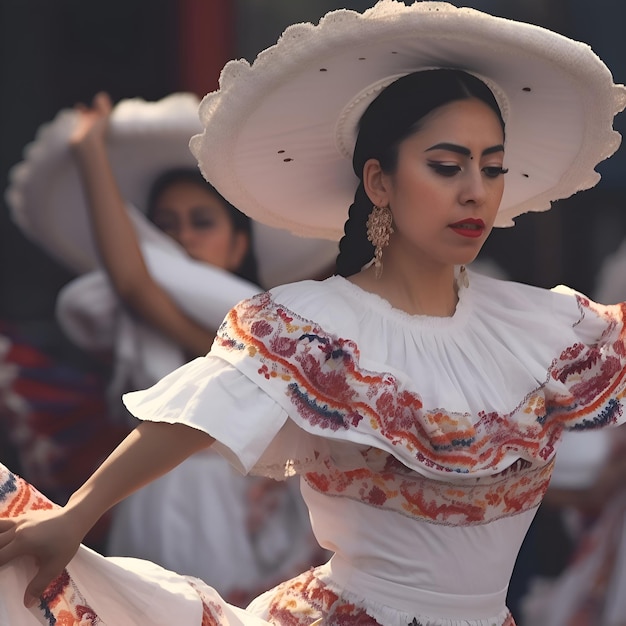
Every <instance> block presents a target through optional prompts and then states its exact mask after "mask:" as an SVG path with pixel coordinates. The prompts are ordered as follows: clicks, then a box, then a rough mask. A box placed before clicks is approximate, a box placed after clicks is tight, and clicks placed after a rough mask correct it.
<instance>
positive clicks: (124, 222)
mask: <svg viewBox="0 0 626 626" xmlns="http://www.w3.org/2000/svg"><path fill="white" fill-rule="evenodd" d="M111 110H112V103H111V100H110V98H109V96H108V95H107V94H105V93H100V94H98V95H97V96H96V97H95V98H94V101H93V104H92V106H91V107H90V108H89V107H84V106H78V107H77V111H78V113H79V117H78V122H77V124H76V127H75V129H74V132H73V134H72V136H71V137H70V147H71V149H72V152H73V154H74V157H75V160H76V164H77V166H78V170H79V173H80V178H81V183H82V185H83V190H84V193H85V196H86V198H87V203H86V204H87V209H88V211H89V217H90V219H91V223H92V226H93V233H94V237H95V239H96V243H97V247H98V251H99V254H100V257H101V260H102V263H103V265H104V267H105V269H106V272H107V274H108V276H109V278H110V280H111V283H112V285H113V288H114V289H115V291H116V293H117V295H118V297H119V298H120V300H121V301H122V302H124V303H125V304H126V306H128V307H129V309H130V310H132V311H133V312H134V313H135V314H136V315H137V316H138V317H139V318H140V319H142V320H144V321H145V322H147V323H148V324H150V325H152V326H153V327H154V328H156V329H157V330H159V331H160V332H162V333H163V334H164V335H166V336H167V337H169V338H170V339H173V340H174V341H175V342H176V343H178V344H179V345H180V346H182V348H183V350H184V351H185V353H186V354H187V355H188V356H189V357H194V356H200V355H203V354H206V353H207V352H208V351H209V349H210V347H211V344H212V343H213V339H214V338H215V333H214V331H213V330H211V329H207V328H205V327H203V326H201V325H199V324H198V323H196V322H195V321H194V320H192V319H191V318H190V317H189V316H187V315H186V314H185V313H184V312H183V311H182V310H181V309H180V308H179V307H178V305H177V304H176V303H175V302H174V301H173V300H172V299H171V298H170V296H169V294H167V292H165V291H164V290H163V289H162V288H161V287H160V285H158V284H157V283H156V282H155V281H154V279H153V278H152V276H151V275H150V273H149V272H148V268H147V267H146V264H145V261H144V258H143V254H142V252H141V248H140V247H139V242H138V240H137V236H136V234H135V229H134V227H133V225H132V222H131V220H130V218H129V215H128V212H127V211H126V205H125V202H124V199H123V198H122V196H121V193H120V190H119V187H118V185H117V181H116V180H115V176H114V174H113V170H112V168H111V163H110V162H109V157H108V154H107V150H106V133H107V130H108V125H109V117H110V115H111ZM157 204H158V207H159V208H158V209H157V213H159V214H160V215H161V218H160V219H162V221H163V222H164V223H165V224H169V225H171V224H180V227H176V228H174V231H173V233H172V234H174V235H176V236H175V237H174V238H175V239H177V241H178V242H179V243H180V244H181V245H182V246H183V248H185V249H186V250H188V253H189V254H190V256H192V258H197V259H198V260H203V261H206V262H208V263H212V264H213V265H216V266H218V267H222V268H223V269H228V270H232V269H233V268H235V267H236V266H237V265H238V264H239V263H240V262H241V259H242V258H243V256H244V254H245V252H246V249H247V246H248V245H249V242H248V239H247V236H246V235H245V234H241V235H239V234H235V233H234V232H233V230H232V224H230V221H229V220H228V214H227V213H226V209H225V208H224V207H223V206H221V205H220V203H219V199H218V198H217V196H215V195H214V194H212V193H211V192H210V191H209V190H206V189H203V188H200V187H198V186H195V185H193V184H190V183H186V184H182V183H181V184H178V185H176V186H171V187H168V188H167V189H165V190H164V192H163V193H162V194H161V197H160V198H159V199H158V203H157ZM191 216H193V217H194V219H193V220H191V219H190V217H191ZM202 216H204V217H206V218H207V219H206V220H201V221H202V222H204V226H206V225H208V223H209V219H210V220H211V227H210V228H209V227H206V228H205V227H204V226H203V227H202V228H197V225H198V222H199V221H200V220H199V219H198V218H199V217H202ZM209 216H210V218H209ZM190 221H191V223H192V224H194V227H193V228H190V227H189V222H190ZM227 221H228V224H227ZM213 225H217V226H218V227H216V228H213ZM228 226H230V227H228ZM168 234H169V233H168ZM205 246H206V247H205Z"/></svg>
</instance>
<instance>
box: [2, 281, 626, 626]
mask: <svg viewBox="0 0 626 626" xmlns="http://www.w3.org/2000/svg"><path fill="white" fill-rule="evenodd" d="M467 275H468V276H469V286H467V287H464V286H461V287H460V290H459V303H458V305H457V308H456V312H455V314H454V315H453V316H452V317H449V318H434V317H426V316H412V315H408V314H406V313H403V312H401V311H399V310H397V309H394V308H392V307H391V306H390V305H389V304H388V303H387V302H386V301H385V300H383V299H381V298H379V297H378V296H375V295H373V294H370V293H367V292H365V291H363V290H361V289H360V288H358V287H356V286H355V285H353V284H352V283H350V282H349V281H347V280H345V279H344V278H341V277H332V278H329V279H327V280H325V281H322V282H313V281H305V282H301V283H295V284H292V285H287V286H282V287H277V288H275V289H273V290H271V291H270V292H268V293H265V294H260V295H258V296H255V297H253V298H251V299H250V300H246V301H244V302H242V303H240V304H239V305H238V306H237V307H235V308H234V309H233V310H232V311H231V312H230V313H229V315H228V316H227V318H226V319H225V321H224V323H223V324H222V326H221V328H220V332H219V335H218V339H217V340H216V342H215V344H214V346H213V348H212V350H211V352H210V353H209V355H208V356H207V357H203V358H199V359H196V360H195V361H192V362H191V363H189V364H187V365H185V366H183V367H181V368H180V369H178V370H176V371H175V372H173V373H171V374H170V375H168V376H167V377H165V378H164V379H163V380H161V381H160V382H159V383H157V384H156V385H155V386H153V387H152V388H150V389H148V390H146V391H141V392H135V393H132V394H127V395H126V396H125V402H126V405H127V407H128V408H129V409H130V411H131V412H132V413H133V414H135V415H137V417H139V418H141V419H146V420H154V421H165V422H170V423H184V424H187V425H189V426H191V427H193V428H198V429H200V430H203V431H205V432H207V433H209V434H210V435H212V436H213V437H215V438H216V439H217V442H216V444H214V445H215V449H216V450H218V451H219V452H221V453H222V454H223V455H224V456H226V457H227V458H228V459H229V460H230V461H231V462H232V464H233V465H234V466H235V467H238V468H239V469H240V470H242V471H244V472H252V473H259V474H264V475H269V476H274V477H277V478H281V477H283V476H285V475H289V474H292V473H298V474H300V475H301V488H302V492H303V495H304V497H305V500H306V502H307V504H308V507H309V509H310V513H311V519H312V523H313V530H314V532H315V534H316V537H317V539H318V541H319V542H320V544H321V545H322V546H324V547H325V548H327V549H329V550H331V551H332V552H333V553H334V556H333V557H332V559H331V560H330V562H329V563H328V564H326V565H324V566H322V567H320V568H317V569H314V570H311V571H309V572H306V573H304V574H303V575H302V576H300V577H298V578H296V579H293V580H291V581H287V582H285V583H283V584H282V585H279V586H278V587H277V588H275V589H273V590H271V591H269V592H267V593H265V594H264V595H262V596H261V597H260V598H258V599H257V600H256V601H254V602H253V603H252V605H251V606H250V607H249V608H248V610H247V611H245V612H243V611H242V610H237V609H234V608H233V607H230V606H229V605H226V604H225V603H224V602H223V601H221V599H220V598H219V596H217V594H215V593H214V592H213V591H212V590H211V589H210V588H209V587H207V586H205V585H202V584H201V583H199V581H193V580H192V579H188V578H184V577H178V576H176V575H174V574H169V573H167V572H163V571H162V570H160V569H157V568H154V567H153V566H152V565H150V564H145V563H144V562H141V561H135V560H123V559H122V560H120V559H116V560H112V559H104V558H102V557H99V556H97V555H94V554H93V553H90V552H88V551H87V550H86V549H85V550H82V549H81V550H80V551H79V553H78V555H77V556H76V557H75V559H74V560H73V561H72V562H71V563H70V564H69V566H68V568H67V580H66V583H65V586H64V587H62V586H61V585H59V584H57V588H58V589H60V591H56V592H55V593H50V594H48V597H47V598H46V602H43V601H42V606H41V608H40V611H43V610H47V611H50V610H51V609H50V606H51V605H53V604H54V602H55V601H58V599H59V598H61V597H63V598H67V590H68V589H70V588H71V589H74V590H75V591H76V592H77V593H78V592H79V593H80V598H82V600H81V601H82V602H84V604H85V605H86V606H88V607H90V610H91V611H92V613H93V615H97V616H98V617H97V618H98V619H99V620H101V621H100V622H95V621H92V622H85V623H94V624H95V623H98V624H100V623H104V624H107V625H113V624H115V625H116V626H117V625H126V624H128V625H129V626H130V625H135V624H137V625H138V624H146V623H150V624H154V625H156V626H161V625H162V626H165V625H168V626H169V625H170V624H172V623H176V624H181V625H187V624H188V625H189V626H200V625H202V626H205V625H209V624H211V625H212V624H215V625H219V626H224V625H226V624H228V625H229V626H232V625H235V624H242V625H249V624H268V623H271V624H275V625H287V624H289V625H290V626H291V625H294V626H305V625H310V624H313V623H314V622H316V620H320V619H321V623H322V624H327V625H333V626H338V625H341V626H347V625H349V626H353V625H354V626H356V625H357V624H358V625H359V626H364V625H368V626H373V625H375V624H381V625H384V626H407V624H410V625H411V626H420V625H421V626H461V625H463V626H503V625H507V626H510V625H512V624H513V619H512V617H511V616H510V614H509V612H508V611H507V609H506V607H505V596H506V591H507V585H508V581H509V577H510V574H511V571H512V568H513V564H514V561H515V557H516V555H517V551H518V548H519V546H520V544H521V542H522V539H523V537H524V534H525V533H526V530H527V528H528V526H529V524H530V522H531V520H532V518H533V516H534V514H535V511H536V509H537V507H538V505H539V503H540V501H541V498H542V496H543V494H544V492H545V490H546V488H547V485H548V482H549V479H550V475H551V473H552V469H553V465H554V456H555V450H556V446H557V443H558V440H559V438H560V436H561V434H562V431H563V429H566V428H567V429H587V428H598V427H603V426H610V425H616V424H618V423H621V422H622V421H623V420H624V419H625V418H624V416H623V413H624V411H623V409H624V395H625V394H626V328H625V326H624V321H625V312H626V305H615V306H608V307H604V306H600V305H596V304H594V303H592V302H590V301H589V300H588V299H586V298H585V297H583V296H581V295H580V294H577V293H575V292H573V291H571V290H567V289H561V290H553V291H547V290H543V289H538V288H535V287H530V286H526V285H521V284H517V283H511V282H505V281H499V280H496V279H493V278H487V277H485V276H481V275H479V274H475V273H473V272H467ZM24 488H26V487H24V486H22V489H24ZM0 489H3V488H2V487H0ZM16 489H17V492H19V491H20V489H19V488H16ZM4 492H5V493H6V492H7V489H6V487H5V488H4ZM32 497H35V496H34V495H33V496H32ZM1 514H2V512H1V511H0V515H1ZM5 515H6V513H5ZM178 540H180V541H184V540H185V537H180V538H178ZM207 558H210V555H207ZM6 569H7V568H5V572H3V573H6ZM8 569H9V571H12V570H16V569H19V566H18V565H12V566H11V567H10V568H8ZM155 577H156V578H158V580H159V585H158V587H157V586H155V585H154V582H153V581H154V578H155ZM1 582H2V585H0V589H2V592H1V594H2V595H1V596H0V598H1V600H2V602H3V604H4V606H5V607H9V608H11V607H12V609H13V610H15V611H17V610H18V609H17V608H16V606H15V605H14V604H12V603H15V602H19V599H20V597H21V593H17V592H15V593H13V594H8V595H7V594H6V593H5V591H4V581H1ZM18 586H19V585H18ZM61 587H62V588H61ZM148 609H149V610H150V614H149V617H147V618H146V617H145V614H142V611H147V610H148ZM22 613H23V610H22ZM35 613H36V611H35ZM174 615H176V617H173V616H174ZM1 618H2V613H1V612H0V619H1ZM10 623H16V624H17V623H20V622H17V621H16V622H10ZM22 623H24V624H26V623H29V622H26V621H24V622H22ZM33 623H36V622H33ZM41 623H49V622H45V621H42V622H41ZM68 623H69V622H68ZM76 623H79V622H76Z"/></svg>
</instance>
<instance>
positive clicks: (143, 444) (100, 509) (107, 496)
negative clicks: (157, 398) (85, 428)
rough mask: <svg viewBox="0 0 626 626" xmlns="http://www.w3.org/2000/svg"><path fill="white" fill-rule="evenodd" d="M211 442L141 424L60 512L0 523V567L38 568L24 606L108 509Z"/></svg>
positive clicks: (184, 429) (183, 430) (184, 430)
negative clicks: (21, 560) (26, 562)
mask: <svg viewBox="0 0 626 626" xmlns="http://www.w3.org/2000/svg"><path fill="white" fill-rule="evenodd" d="M213 441H214V439H213V438H212V437H210V436H209V435H207V434H206V433H204V432H202V431H200V430H196V429H194V428H191V427H189V426H185V425H183V424H167V423H163V422H142V423H141V424H140V425H139V426H138V427H137V428H136V429H135V430H134V431H133V432H131V433H130V435H128V437H127V438H126V439H125V440H124V441H123V442H122V443H121V444H120V445H119V446H118V447H117V448H116V449H115V450H114V451H113V452H112V453H111V455H110V456H109V457H108V458H107V459H106V460H105V461H104V463H103V464H102V465H101V466H100V467H99V468H98V469H97V470H96V471H95V472H94V474H93V475H92V476H91V477H90V478H89V479H88V480H87V481H86V482H85V484H84V485H83V486H82V487H80V488H79V489H78V490H77V491H76V492H75V493H74V494H73V495H72V497H71V498H70V499H69V501H68V503H67V504H66V505H65V506H64V507H63V508H56V509H51V510H40V511H33V512H29V513H27V514H24V515H21V516H18V517H13V518H10V519H4V520H0V567H2V566H3V565H5V564H7V563H9V562H10V561H12V560H13V559H15V558H17V557H21V556H27V555H28V556H31V557H34V559H35V562H36V564H37V573H36V575H35V577H34V578H33V579H32V580H31V582H30V583H29V585H28V587H27V589H26V593H25V596H24V603H25V604H26V606H30V605H31V604H32V603H33V602H35V601H36V599H37V598H39V596H41V594H42V593H43V591H44V589H45V588H46V587H47V585H48V584H49V583H50V581H51V580H52V579H54V578H55V577H56V576H58V575H59V574H60V573H61V572H62V571H63V569H64V568H65V566H66V565H67V564H68V563H69V561H70V560H71V559H72V557H73V556H74V555H75V554H76V551H77V550H78V547H79V545H80V542H81V541H82V539H83V538H84V536H85V535H86V534H87V532H88V531H89V529H90V528H91V527H92V526H93V525H94V524H95V523H96V521H97V520H98V519H99V518H100V517H101V516H102V515H103V514H104V513H105V512H106V511H107V510H108V509H110V508H111V507H112V506H113V505H114V504H116V503H117V502H119V501H120V500H123V499H124V498H125V497H126V496H128V495H130V494H131V493H132V492H134V491H136V490H137V489H139V488H140V487H142V486H143V485H145V484H146V483H148V482H150V481H152V480H154V479H156V478H158V477H159V476H161V475H162V474H164V473H165V472H167V471H168V470H170V469H172V468H173V467H175V466H176V465H178V464H179V463H181V462H182V461H183V460H184V459H186V458H187V457H188V456H190V455H191V454H193V453H195V452H198V451H199V450H201V449H203V448H206V447H208V446H210V445H211V444H212V443H213Z"/></svg>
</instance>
